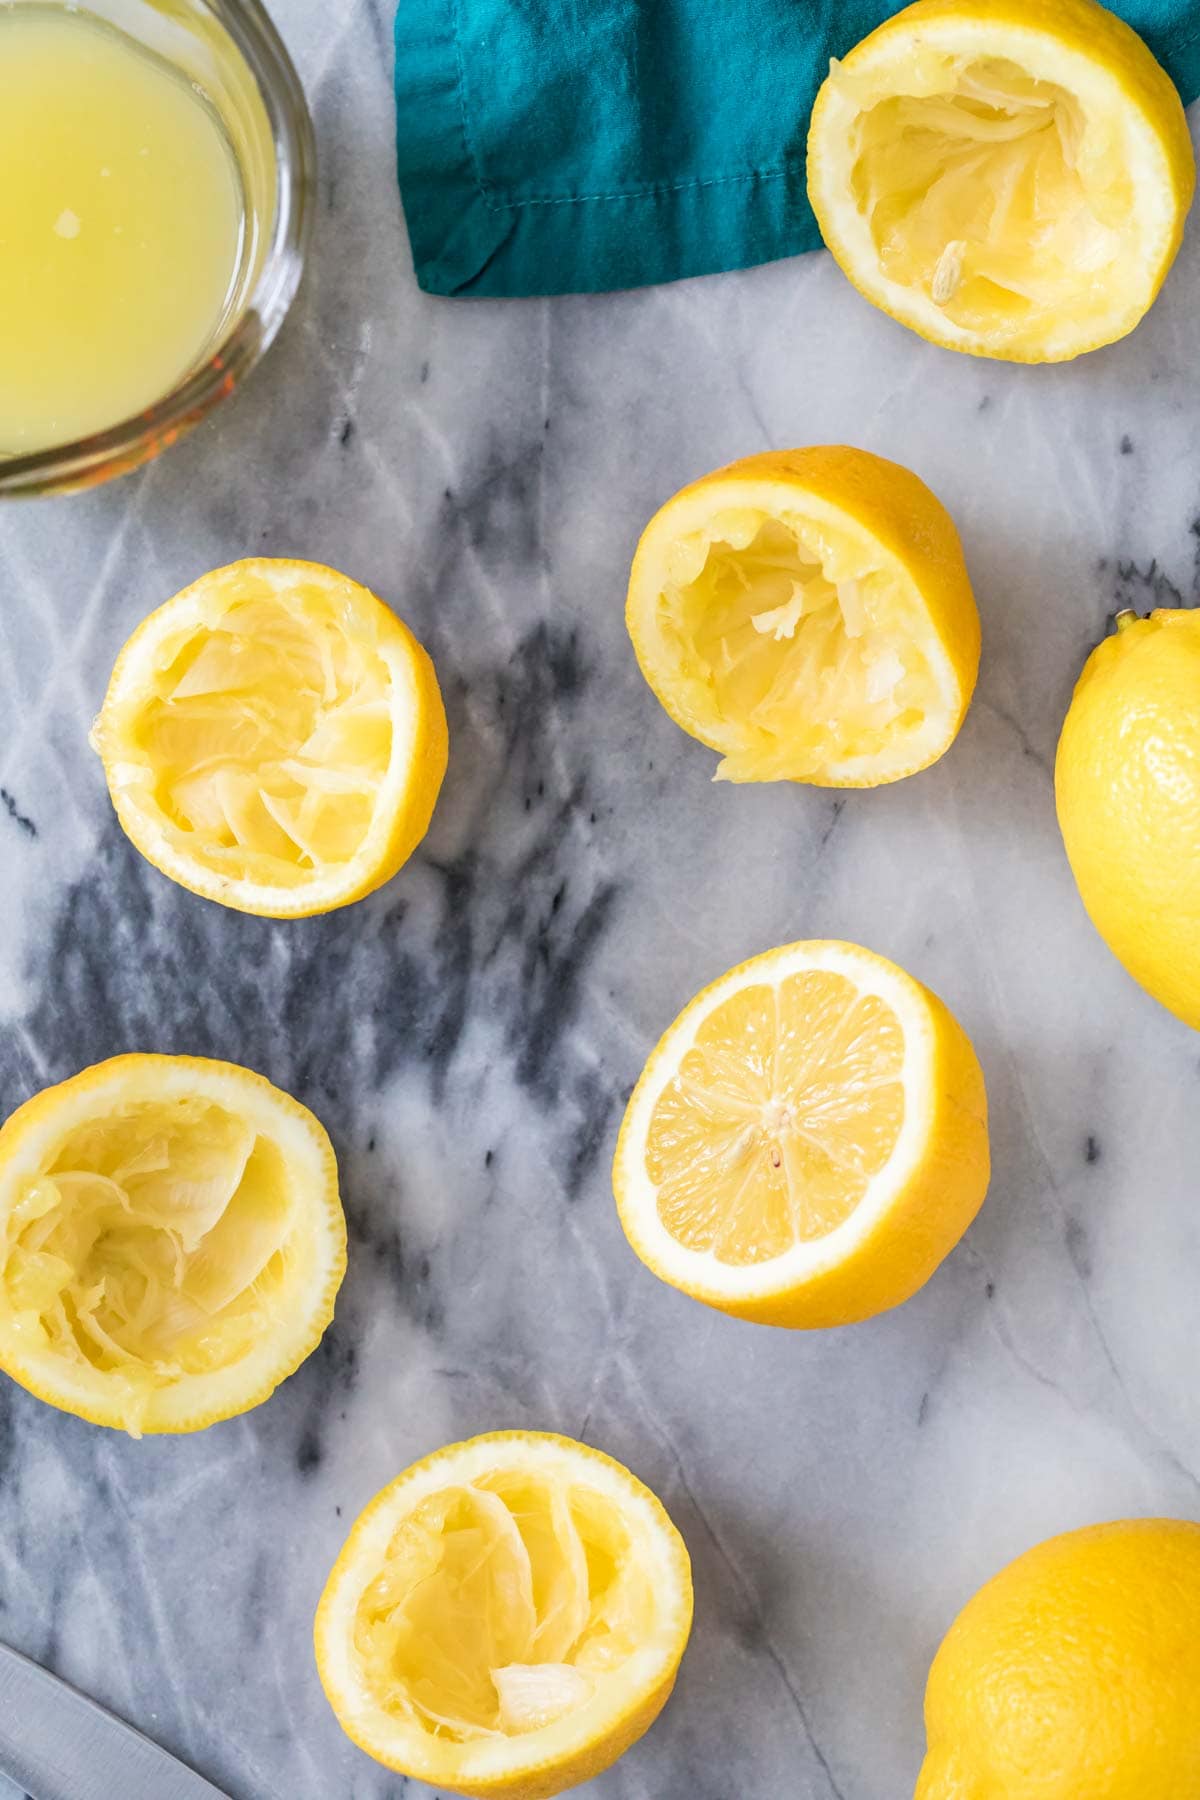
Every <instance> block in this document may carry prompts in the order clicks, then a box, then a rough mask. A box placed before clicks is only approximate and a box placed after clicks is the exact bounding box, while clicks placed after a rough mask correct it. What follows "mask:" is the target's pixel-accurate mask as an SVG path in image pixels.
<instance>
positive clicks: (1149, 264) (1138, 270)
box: [808, 0, 1196, 363]
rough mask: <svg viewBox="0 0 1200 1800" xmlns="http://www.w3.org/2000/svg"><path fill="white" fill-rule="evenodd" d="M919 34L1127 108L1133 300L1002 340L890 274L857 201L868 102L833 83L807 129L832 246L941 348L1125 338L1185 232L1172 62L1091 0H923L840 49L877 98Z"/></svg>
mask: <svg viewBox="0 0 1200 1800" xmlns="http://www.w3.org/2000/svg"><path fill="white" fill-rule="evenodd" d="M917 37H919V38H920V41H921V44H922V46H923V47H932V48H935V49H942V50H945V51H947V52H948V53H951V54H956V53H962V52H966V53H968V54H972V55H975V56H981V57H982V56H992V57H1004V58H1006V59H1008V60H1011V61H1014V62H1016V63H1018V64H1020V65H1021V67H1023V68H1025V69H1027V70H1028V71H1029V72H1031V73H1033V74H1034V75H1035V76H1036V77H1037V78H1038V79H1042V80H1048V81H1055V82H1057V83H1058V84H1059V85H1060V86H1062V87H1064V88H1066V89H1067V90H1068V91H1069V92H1071V93H1072V94H1074V95H1076V96H1077V97H1078V98H1079V99H1081V100H1082V101H1084V102H1085V103H1086V104H1088V105H1089V106H1090V108H1091V109H1092V110H1096V111H1099V112H1100V113H1101V114H1104V113H1109V114H1111V112H1112V111H1113V110H1114V109H1116V110H1118V111H1120V112H1121V113H1122V114H1123V116H1124V117H1125V118H1126V120H1127V122H1128V125H1129V129H1130V131H1131V132H1132V134H1133V142H1134V145H1135V148H1136V151H1137V154H1138V157H1139V160H1140V173H1141V177H1142V178H1141V180H1140V182H1139V186H1138V201H1139V205H1138V217H1139V222H1140V223H1141V225H1142V228H1143V233H1144V237H1143V242H1142V244H1141V245H1140V247H1139V250H1138V252H1137V253H1136V255H1134V254H1131V256H1130V258H1129V264H1130V266H1129V268H1128V270H1127V276H1128V279H1127V284H1126V285H1127V288H1128V289H1129V290H1132V292H1131V294H1130V298H1129V299H1128V300H1127V301H1126V302H1125V303H1124V304H1122V305H1115V306H1114V309H1113V311H1112V313H1111V314H1110V316H1108V317H1106V318H1101V319H1098V320H1095V321H1092V322H1091V323H1090V324H1089V325H1087V326H1086V327H1080V326H1077V325H1073V322H1072V319H1071V318H1070V316H1069V315H1066V314H1064V317H1063V319H1062V321H1061V324H1060V325H1059V328H1058V330H1057V332H1055V331H1051V330H1050V329H1049V328H1048V327H1047V328H1045V329H1044V330H1043V331H1042V333H1041V335H1040V338H1037V339H1034V340H1033V341H1030V342H1021V341H1018V340H1016V339H1015V338H1014V339H1012V340H1010V341H1005V340H1004V339H1003V338H1000V337H999V336H998V335H989V334H988V333H986V332H979V331H970V330H967V329H965V328H964V327H962V326H958V325H956V324H955V323H954V322H953V321H952V320H951V319H948V318H947V317H946V315H945V313H944V312H943V310H942V308H941V307H939V306H938V305H936V304H935V302H934V301H933V300H932V299H931V298H930V297H929V296H928V295H925V294H919V293H916V292H914V290H913V289H912V288H909V287H906V286H905V285H904V284H903V283H900V282H895V281H892V280H890V279H889V278H888V277H887V276H885V275H884V274H883V272H882V270H881V269H880V268H879V266H878V258H877V255H876V252H875V248H874V244H873V241H872V239H871V234H870V229H869V226H868V224H867V221H866V220H865V219H863V217H862V216H861V214H860V213H859V212H858V210H857V208H856V207H855V205H854V203H853V201H852V199H851V198H850V181H849V175H850V168H851V157H852V154H853V128H854V122H855V120H856V118H857V117H858V116H859V112H860V107H859V106H858V105H857V104H854V103H852V102H851V100H850V99H849V98H848V97H847V96H846V95H845V94H844V93H843V92H842V91H841V89H840V88H839V86H838V84H837V83H836V82H835V81H833V80H830V79H827V80H826V81H825V82H824V83H823V84H822V87H821V89H820V91H819V92H818V94H817V98H816V101H815V103H814V105H813V110H812V118H811V122H810V125H809V133H808V197H809V201H810V203H811V205H812V209H813V212H814V213H815V215H816V218H817V223H818V225H819V226H820V229H821V236H822V237H823V239H824V241H825V244H826V246H827V248H828V249H829V250H830V251H831V252H832V254H833V256H834V259H835V260H836V262H837V263H838V265H839V267H840V268H841V270H842V272H843V274H844V275H845V276H846V277H847V279H848V280H849V281H850V282H851V283H852V284H853V285H854V286H855V287H856V288H857V289H858V291H859V292H860V293H861V294H862V295H863V296H864V298H865V299H867V300H869V301H870V302H871V304H872V305H873V306H877V307H879V308H880V309H881V310H882V311H883V312H885V313H887V314H888V315H889V316H890V317H891V318H893V319H895V320H896V321H897V322H898V323H899V324H901V325H907V326H909V327H910V328H911V329H912V330H913V331H915V332H917V333H918V334H919V335H920V336H921V337H923V338H925V339H927V340H928V341H929V342H930V343H933V344H937V345H939V346H941V348H943V349H946V350H960V351H965V352H966V353H968V354H969V355H974V356H985V357H992V358H994V359H996V360H999V361H1002V362H1023V363H1041V362H1065V361H1069V360H1070V359H1071V358H1073V357H1076V356H1081V355H1083V354H1085V353H1086V352H1087V351H1089V350H1098V349H1100V348H1101V347H1102V346H1103V345H1105V344H1111V343H1115V342H1116V341H1117V340H1118V339H1120V338H1122V337H1125V336H1127V335H1128V333H1129V332H1130V331H1132V330H1133V328H1134V326H1135V325H1137V324H1138V322H1139V321H1140V320H1141V319H1142V318H1144V316H1145V314H1146V313H1147V312H1148V311H1149V309H1150V307H1151V306H1152V305H1153V303H1154V301H1155V300H1156V299H1157V297H1158V293H1159V290H1160V289H1161V287H1162V284H1163V282H1164V280H1165V279H1166V276H1167V273H1168V271H1169V269H1170V267H1171V264H1172V263H1173V262H1174V260H1175V256H1176V254H1177V252H1178V250H1179V246H1180V244H1181V242H1182V240H1183V230H1184V223H1185V220H1186V217H1187V212H1188V208H1189V206H1190V205H1191V201H1192V195H1193V192H1194V190H1195V184H1196V164H1195V156H1194V153H1193V150H1192V142H1191V136H1190V133H1189V131H1188V124H1187V118H1186V116H1185V114H1184V110H1183V105H1182V103H1181V101H1180V98H1179V94H1178V92H1177V90H1176V88H1175V85H1174V83H1173V82H1172V80H1171V78H1170V76H1169V75H1168V74H1167V73H1166V71H1165V69H1163V68H1162V67H1161V65H1160V64H1159V63H1158V62H1157V61H1156V60H1155V58H1154V56H1153V55H1152V53H1151V52H1150V50H1149V49H1148V48H1147V46H1146V44H1145V43H1144V42H1143V41H1142V39H1141V38H1140V37H1139V36H1138V35H1137V33H1136V32H1135V31H1133V30H1132V28H1131V27H1130V26H1128V25H1127V24H1126V23H1125V21H1124V20H1123V19H1119V18H1117V17H1116V16H1115V15H1114V14H1113V13H1110V12H1109V11H1108V10H1107V9H1106V8H1104V7H1101V6H1098V5H1095V4H1094V3H1093V0H1000V3H999V4H993V0H916V4H915V5H912V6H908V7H906V8H905V9H904V10H903V11H902V12H899V13H896V14H895V15H894V16H893V17H892V18H890V19H886V20H885V21H884V22H883V24H882V25H880V26H878V27H877V28H876V29H875V30H874V31H873V32H871V33H870V35H869V36H867V37H865V38H863V39H862V41H861V42H860V43H858V44H856V45H855V47H854V48H853V50H851V51H850V52H849V54H848V55H847V56H846V57H844V58H843V59H842V64H841V67H842V68H843V69H845V70H848V71H852V72H853V73H854V75H855V76H856V78H857V80H858V82H860V83H862V82H865V81H867V80H868V79H869V78H870V77H871V76H872V75H874V76H876V78H877V79H878V82H879V95H878V97H879V98H880V99H881V100H882V99H886V98H887V97H888V96H889V95H890V94H892V93H894V92H896V91H897V90H896V88H895V85H894V83H890V82H889V80H888V69H889V66H895V65H896V64H897V63H902V62H903V59H904V58H905V56H906V55H907V54H909V53H910V46H911V45H912V44H913V42H914V40H915V39H916V38H917Z"/></svg>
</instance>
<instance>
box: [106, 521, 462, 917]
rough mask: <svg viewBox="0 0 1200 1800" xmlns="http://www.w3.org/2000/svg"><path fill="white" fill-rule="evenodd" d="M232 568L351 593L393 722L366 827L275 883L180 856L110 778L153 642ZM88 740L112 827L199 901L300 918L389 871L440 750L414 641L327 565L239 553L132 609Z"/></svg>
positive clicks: (442, 766)
mask: <svg viewBox="0 0 1200 1800" xmlns="http://www.w3.org/2000/svg"><path fill="white" fill-rule="evenodd" d="M239 574H246V575H250V576H252V577H258V578H262V579H265V580H267V581H268V582H271V583H272V584H286V582H287V580H288V579H289V576H294V575H297V574H299V575H301V576H302V577H303V578H304V579H305V580H306V581H310V582H313V583H316V584H319V585H322V586H324V585H331V584H336V588H337V591H338V593H339V595H340V596H341V597H342V598H343V599H344V598H345V597H346V594H347V593H348V592H350V593H352V594H353V601H354V607H355V611H356V613H357V614H358V615H359V616H360V617H361V618H363V620H364V621H365V622H366V624H367V625H368V627H369V629H370V632H371V643H372V648H373V649H374V650H375V652H376V654H377V655H378V656H379V657H380V659H381V660H382V661H383V662H384V664H385V665H386V667H387V669H388V672H389V674H390V676H391V679H392V683H393V705H392V722H393V727H394V731H393V740H392V751H391V756H390V759H389V763H388V769H387V773H386V775H385V777H384V780H383V782H382V784H381V786H380V789H379V793H378V796H377V799H376V804H375V809H374V813H373V815H372V819H371V824H370V826H369V828H368V831H367V835H366V837H365V838H364V840H363V842H362V844H361V845H360V846H359V849H358V850H357V851H356V852H355V855H354V856H353V858H352V859H351V860H350V861H349V863H348V864H347V865H346V866H345V867H344V868H342V869H340V870H339V871H338V872H337V873H336V874H333V875H327V876H319V875H313V876H312V877H311V878H307V879H304V880H302V881H300V882H298V883H296V884H282V883H281V884H278V885H266V884H263V883H260V882H257V881H252V880H249V879H244V878H240V877H234V876H222V875H218V874H217V873H216V872H214V871H212V870H210V869H208V868H206V867H205V866H204V865H203V864H202V863H200V862H197V861H196V860H195V859H193V858H190V857H188V856H186V855H184V854H182V853H181V851H180V850H179V848H178V846H177V845H176V844H175V843H174V842H173V841H172V838H171V837H170V835H169V834H168V832H167V831H166V830H165V829H163V827H162V826H161V825H160V824H159V823H158V821H157V819H156V818H155V817H153V816H147V814H146V813H145V812H143V811H142V809H141V808H140V807H137V806H135V805H133V804H132V803H131V802H130V801H129V799H128V798H127V796H126V795H125V794H124V793H123V792H122V789H121V785H120V783H119V781H118V780H117V779H116V769H117V767H118V765H119V764H120V763H121V761H122V759H123V755H124V752H123V748H122V746H123V726H124V721H125V718H126V716H127V715H130V714H132V713H135V712H136V710H137V709H138V707H139V706H140V704H141V701H142V697H143V696H144V694H145V693H146V692H147V691H148V689H149V688H151V687H152V685H153V675H154V673H155V657H156V652H157V650H158V647H159V646H160V645H161V643H162V642H163V640H164V639H165V638H167V637H169V636H170V635H171V634H172V633H174V632H176V631H178V630H179V629H180V627H181V626H183V625H185V624H186V623H187V622H188V621H189V619H190V618H194V620H195V621H196V623H197V624H203V623H205V622H206V618H207V617H208V616H210V615H211V609H212V603H213V597H214V596H215V597H216V598H217V600H218V601H219V598H220V593H221V587H222V584H223V583H224V582H225V581H226V580H227V579H229V578H232V577H234V576H235V575H239ZM222 610H223V609H222ZM402 727H403V728H402ZM93 742H94V744H95V747H96V750H97V751H98V753H99V755H100V759H101V762H102V763H103V765H104V774H105V780H106V782H107V784H108V791H109V796H110V798H111V800H112V803H113V806H114V808H115V809H116V814H117V818H118V819H119V821H120V823H121V828H122V830H123V831H124V832H125V835H126V836H127V837H128V838H129V840H130V842H131V843H132V844H133V845H134V846H135V848H136V849H138V850H140V852H141V853H142V855H143V856H144V857H145V858H146V860H147V862H149V863H151V864H153V866H154V867H155V868H156V869H157V870H158V871H159V873H160V874H162V875H166V876H167V877H168V878H169V879H170V880H172V881H174V882H176V883H178V885H179V886H180V887H184V888H187V889H188V890H189V892H191V893H193V894H199V895H200V896H201V897H202V898H203V899H205V900H215V901H217V902H218V903H219V904H220V905H222V906H228V907H232V908H234V909H235V910H236V911H239V912H246V913H253V914H255V915H257V916H258V917H260V918H270V919H299V918H309V917H311V916H312V915H313V914H316V913H325V912H332V911H334V910H335V909H336V908H338V907H342V906H350V905H352V904H353V902H354V901H356V900H361V899H363V898H364V897H365V896H366V895H367V894H370V893H373V892H374V891H375V889H376V888H379V887H382V886H383V884H384V883H385V882H387V881H390V880H391V879H392V877H393V876H394V875H395V874H397V873H398V871H399V870H400V869H401V868H402V867H403V865H404V864H405V863H406V862H407V861H408V859H409V857H410V856H411V855H412V853H413V851H414V850H415V849H416V847H417V845H418V844H419V843H420V842H421V840H422V839H423V838H424V836H425V834H426V832H427V831H428V829H429V824H430V821H431V819H432V817H433V810H434V807H435V805H436V804H437V798H438V794H439V791H440V789H441V785H442V779H443V777H444V775H445V773H446V765H447V761H448V758H449V733H448V728H447V724H446V711H445V707H444V705H443V703H442V694H441V689H440V687H439V685H438V679H437V673H436V671H435V669H434V666H433V662H432V660H431V659H430V657H429V654H428V652H427V651H426V650H425V648H424V646H423V645H422V644H420V643H419V642H418V640H417V639H416V638H415V637H414V636H413V634H412V632H411V631H410V630H409V628H408V626H407V625H405V624H404V622H403V620H401V619H399V618H397V617H396V614H395V613H394V612H393V611H392V610H391V608H390V607H388V606H385V605H384V603H383V601H382V600H380V599H379V598H378V597H377V596H376V595H375V594H373V593H371V591H370V589H369V588H365V587H363V586H362V585H361V584H360V583H359V582H353V581H350V580H349V578H348V577H346V576H342V575H338V574H337V573H336V572H335V571H334V570H331V569H329V568H327V567H325V565H324V564H321V563H312V562H302V561H299V560H297V559H295V558H292V557H251V558H247V559H246V560H244V561H242V562H237V563H229V564H226V565H225V566H224V567H223V568H220V569H214V570H212V571H211V572H210V573H209V574H207V575H202V576H201V577H200V579H199V580H198V581H194V582H192V584H191V585H190V587H186V588H184V589H183V590H182V591H181V592H180V593H178V594H176V595H175V596H174V597H173V598H172V599H170V600H168V601H166V602H165V604H164V605H162V606H160V607H159V608H158V609H157V610H156V611H155V612H152V613H151V614H150V615H149V616H148V617H147V618H145V619H143V620H142V623H141V624H140V625H139V626H138V627H137V629H136V631H134V632H133V633H132V635H131V636H130V637H129V639H128V640H127V641H126V643H125V645H124V647H123V648H122V650H121V652H120V654H119V656H118V657H117V660H116V663H115V664H114V666H113V672H112V676H111V678H110V681H109V685H108V691H107V693H106V695H105V698H104V705H103V707H102V708H101V711H100V715H99V717H98V718H97V720H96V723H95V726H94V728H93Z"/></svg>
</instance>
